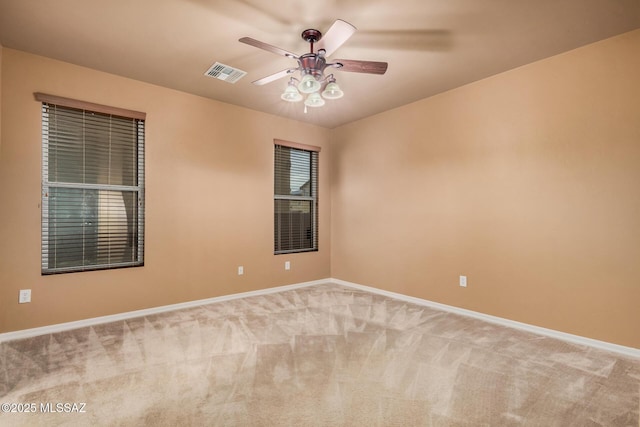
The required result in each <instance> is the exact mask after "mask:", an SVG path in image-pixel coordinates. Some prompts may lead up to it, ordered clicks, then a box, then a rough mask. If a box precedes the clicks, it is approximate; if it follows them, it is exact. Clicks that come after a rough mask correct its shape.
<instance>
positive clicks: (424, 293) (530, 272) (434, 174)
mask: <svg viewBox="0 0 640 427" xmlns="http://www.w3.org/2000/svg"><path fill="white" fill-rule="evenodd" d="M333 137H334V139H335V141H334V148H333V151H332V159H333V160H332V179H333V180H332V230H331V231H332V254H331V268H332V275H333V277H336V278H340V279H344V280H348V281H352V282H356V283H360V284H364V285H370V286H374V287H378V288H382V289H386V290H390V291H394V292H400V293H403V294H407V295H412V296H416V297H420V298H425V299H428V300H433V301H437V302H441V303H445V304H450V305H453V306H457V307H463V308H467V309H471V310H476V311H479V312H482V313H488V314H491V315H495V316H500V317H504V318H508V319H514V320H517V321H521V322H525V323H529V324H533V325H539V326H542V327H547V328H551V329H555V330H560V331H564V332H568V333H573V334H577V335H582V336H586V337H590V338H595V339H600V340H604V341H609V342H613V343H618V344H622V345H627V346H631V347H636V348H640V308H639V307H640V31H635V32H632V33H627V34H625V35H622V36H619V37H616V38H613V39H609V40H605V41H603V42H600V43H596V44H593V45H590V46H586V47H584V48H581V49H578V50H575V51H571V52H568V53H566V54H563V55H559V56H556V57H553V58H550V59H546V60H543V61H540V62H537V63H534V64H530V65H527V66H524V67H521V68H518V69H515V70H512V71H510V72H507V73H503V74H500V75H497V76H494V77H492V78H488V79H486V80H482V81H479V82H476V83H473V84H470V85H467V86H465V87H461V88H459V89H456V90H452V91H450V92H447V93H443V94H441V95H438V96H434V97H432V98H429V99H425V100H422V101H419V102H417V103H414V104H411V105H408V106H404V107H401V108H398V109H395V110H392V111H389V112H386V113H383V114H380V115H377V116H375V117H371V118H368V119H365V120H362V121H359V122H357V123H353V124H351V125H346V126H344V127H341V128H338V129H336V130H334V132H333ZM459 275H467V276H468V281H469V282H468V287H467V288H466V289H465V288H461V287H459V286H458V276H459Z"/></svg>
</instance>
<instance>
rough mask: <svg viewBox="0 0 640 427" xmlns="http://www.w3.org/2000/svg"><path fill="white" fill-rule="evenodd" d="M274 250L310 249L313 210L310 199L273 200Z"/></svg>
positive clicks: (311, 247) (311, 243) (311, 246)
mask: <svg viewBox="0 0 640 427" xmlns="http://www.w3.org/2000/svg"><path fill="white" fill-rule="evenodd" d="M274 202H275V217H274V229H275V251H276V252H282V251H293V250H311V249H314V247H313V210H312V206H313V205H312V203H313V202H312V201H310V200H274Z"/></svg>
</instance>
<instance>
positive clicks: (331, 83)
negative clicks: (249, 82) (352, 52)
mask: <svg viewBox="0 0 640 427" xmlns="http://www.w3.org/2000/svg"><path fill="white" fill-rule="evenodd" d="M355 31H356V27H354V26H353V25H351V24H349V23H348V22H346V21H343V20H341V19H338V20H336V21H335V22H334V23H333V25H332V26H331V27H330V28H329V30H328V31H327V33H326V34H325V35H324V36H323V35H322V33H321V32H320V31H318V30H315V29H307V30H304V31H303V32H302V34H301V37H302V39H303V40H304V41H306V42H307V43H309V44H310V51H309V53H305V54H303V55H296V54H295V53H292V52H289V51H286V50H284V49H280V48H279V47H275V46H272V45H270V44H267V43H263V42H261V41H259V40H255V39H252V38H251V37H243V38H241V39H240V40H239V41H240V42H242V43H245V44H248V45H251V46H254V47H257V48H259V49H264V50H266V51H268V52H271V53H275V54H276V55H283V56H286V57H287V58H291V59H295V60H296V61H297V62H298V66H297V67H295V68H287V69H285V70H282V71H279V72H277V73H274V74H271V75H270V76H266V77H263V78H261V79H259V80H256V81H254V82H253V84H255V85H264V84H267V83H270V82H273V81H275V80H278V79H281V78H283V77H285V76H288V75H290V74H293V73H295V72H296V71H299V72H300V79H297V78H295V77H291V78H290V79H289V84H288V86H287V88H286V89H285V91H284V93H283V94H282V96H281V98H282V99H283V100H285V101H289V102H298V101H302V98H303V96H302V95H301V93H303V94H307V95H308V97H307V99H306V100H305V106H308V107H321V106H323V105H324V103H325V102H324V99H323V98H325V99H338V98H341V97H342V96H343V95H344V92H342V90H341V89H340V88H339V86H338V85H337V83H336V79H335V77H334V76H333V74H328V75H325V70H326V69H328V68H336V69H340V70H342V71H349V72H354V73H367V74H384V73H385V72H386V71H387V66H388V64H387V63H386V62H376V61H359V60H353V59H336V60H334V61H333V62H327V59H326V58H327V57H328V56H329V55H331V54H332V53H333V52H335V51H336V50H337V49H338V48H339V47H340V46H342V45H343V44H344V43H345V42H346V41H347V40H348V39H349V38H350V37H351V36H352V35H353V33H355ZM314 45H315V47H316V51H315V52H314ZM323 87H324V90H323V91H322V96H320V89H322V88H323ZM305 112H306V108H305Z"/></svg>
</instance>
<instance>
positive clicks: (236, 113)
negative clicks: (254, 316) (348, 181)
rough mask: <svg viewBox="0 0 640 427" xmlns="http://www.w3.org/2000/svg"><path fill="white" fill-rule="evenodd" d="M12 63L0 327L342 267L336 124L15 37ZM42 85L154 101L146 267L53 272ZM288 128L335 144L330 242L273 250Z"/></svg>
mask: <svg viewBox="0 0 640 427" xmlns="http://www.w3.org/2000/svg"><path fill="white" fill-rule="evenodd" d="M1 70H2V71H1V72H2V75H1V76H2V105H3V106H4V108H3V109H2V123H3V128H2V157H0V201H1V202H0V236H1V243H0V332H7V331H13V330H20V329H25V328H31V327H36V326H42V325H49V324H55V323H60V322H66V321H73V320H79V319H83V318H91V317H96V316H101V315H107V314H114V313H120V312H126V311H130V310H136V309H142V308H147V307H154V306H160V305H166V304H172V303H177V302H182V301H190V300H196V299H201V298H207V297H213V296H218V295H226V294H232V293H237V292H244V291H250V290H255V289H260V288H266V287H272V286H278V285H285V284H289V283H299V282H304V281H309V280H315V279H320V278H326V277H329V275H330V265H329V261H330V258H329V253H330V233H329V229H330V174H329V158H330V151H331V149H330V145H329V131H328V130H326V129H323V128H319V127H315V126H310V125H305V124H302V123H299V122H294V121H291V120H287V119H283V118H278V117H274V116H270V115H266V114H262V113H258V112H255V111H251V110H247V109H243V108H238V107H234V106H231V105H228V104H223V103H220V102H216V101H212V100H208V99H204V98H200V97H196V96H192V95H188V94H185V93H181V92H177V91H173V90H169V89H164V88H160V87H157V86H153V85H148V84H144V83H140V82H136V81H133V80H128V79H124V78H121V77H117V76H114V75H109V74H105V73H100V72H97V71H93V70H89V69H86V68H81V67H77V66H74V65H71V64H66V63H62V62H57V61H53V60H50V59H46V58H42V57H38V56H34V55H29V54H26V53H22V52H18V51H15V50H12V49H7V48H5V49H4V50H3V58H2V68H1ZM211 84H225V83H222V82H216V81H211ZM36 91H38V92H45V93H50V94H53V95H60V96H64V97H69V98H76V99H80V100H84V101H90V102H95V103H100V104H106V105H112V106H116V107H121V108H127V109H132V110H138V111H144V112H146V113H147V127H146V131H147V132H146V135H147V137H146V160H147V163H146V249H145V266H144V267H142V268H129V269H121V270H112V271H98V272H85V273H73V274H61V275H55V276H45V277H43V276H41V275H40V208H39V203H40V176H41V175H40V166H41V157H40V156H41V147H40V146H41V131H40V104H39V103H38V102H36V101H35V100H34V97H33V92H36ZM274 138H280V139H285V140H289V141H296V142H301V143H305V144H310V145H317V146H320V147H322V152H321V153H320V171H319V176H320V194H319V197H320V223H319V225H320V241H319V247H320V251H319V252H317V253H307V254H296V255H290V256H285V255H278V256H274V255H273V139H274ZM285 260H290V261H291V271H285V270H284V261H285ZM239 265H243V266H244V268H245V274H244V276H238V275H237V273H236V271H237V270H236V269H237V266H239ZM19 289H31V290H32V299H33V302H32V303H30V304H18V290H19Z"/></svg>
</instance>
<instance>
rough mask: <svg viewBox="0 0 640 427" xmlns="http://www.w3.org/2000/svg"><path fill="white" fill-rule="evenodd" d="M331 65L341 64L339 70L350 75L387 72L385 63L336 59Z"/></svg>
mask: <svg viewBox="0 0 640 427" xmlns="http://www.w3.org/2000/svg"><path fill="white" fill-rule="evenodd" d="M333 63H337V64H342V67H340V68H339V69H340V70H342V71H349V72H351V73H368V74H384V73H386V72H387V66H388V65H389V64H387V63H386V62H376V61H357V60H353V59H336V60H334V61H333Z"/></svg>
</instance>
